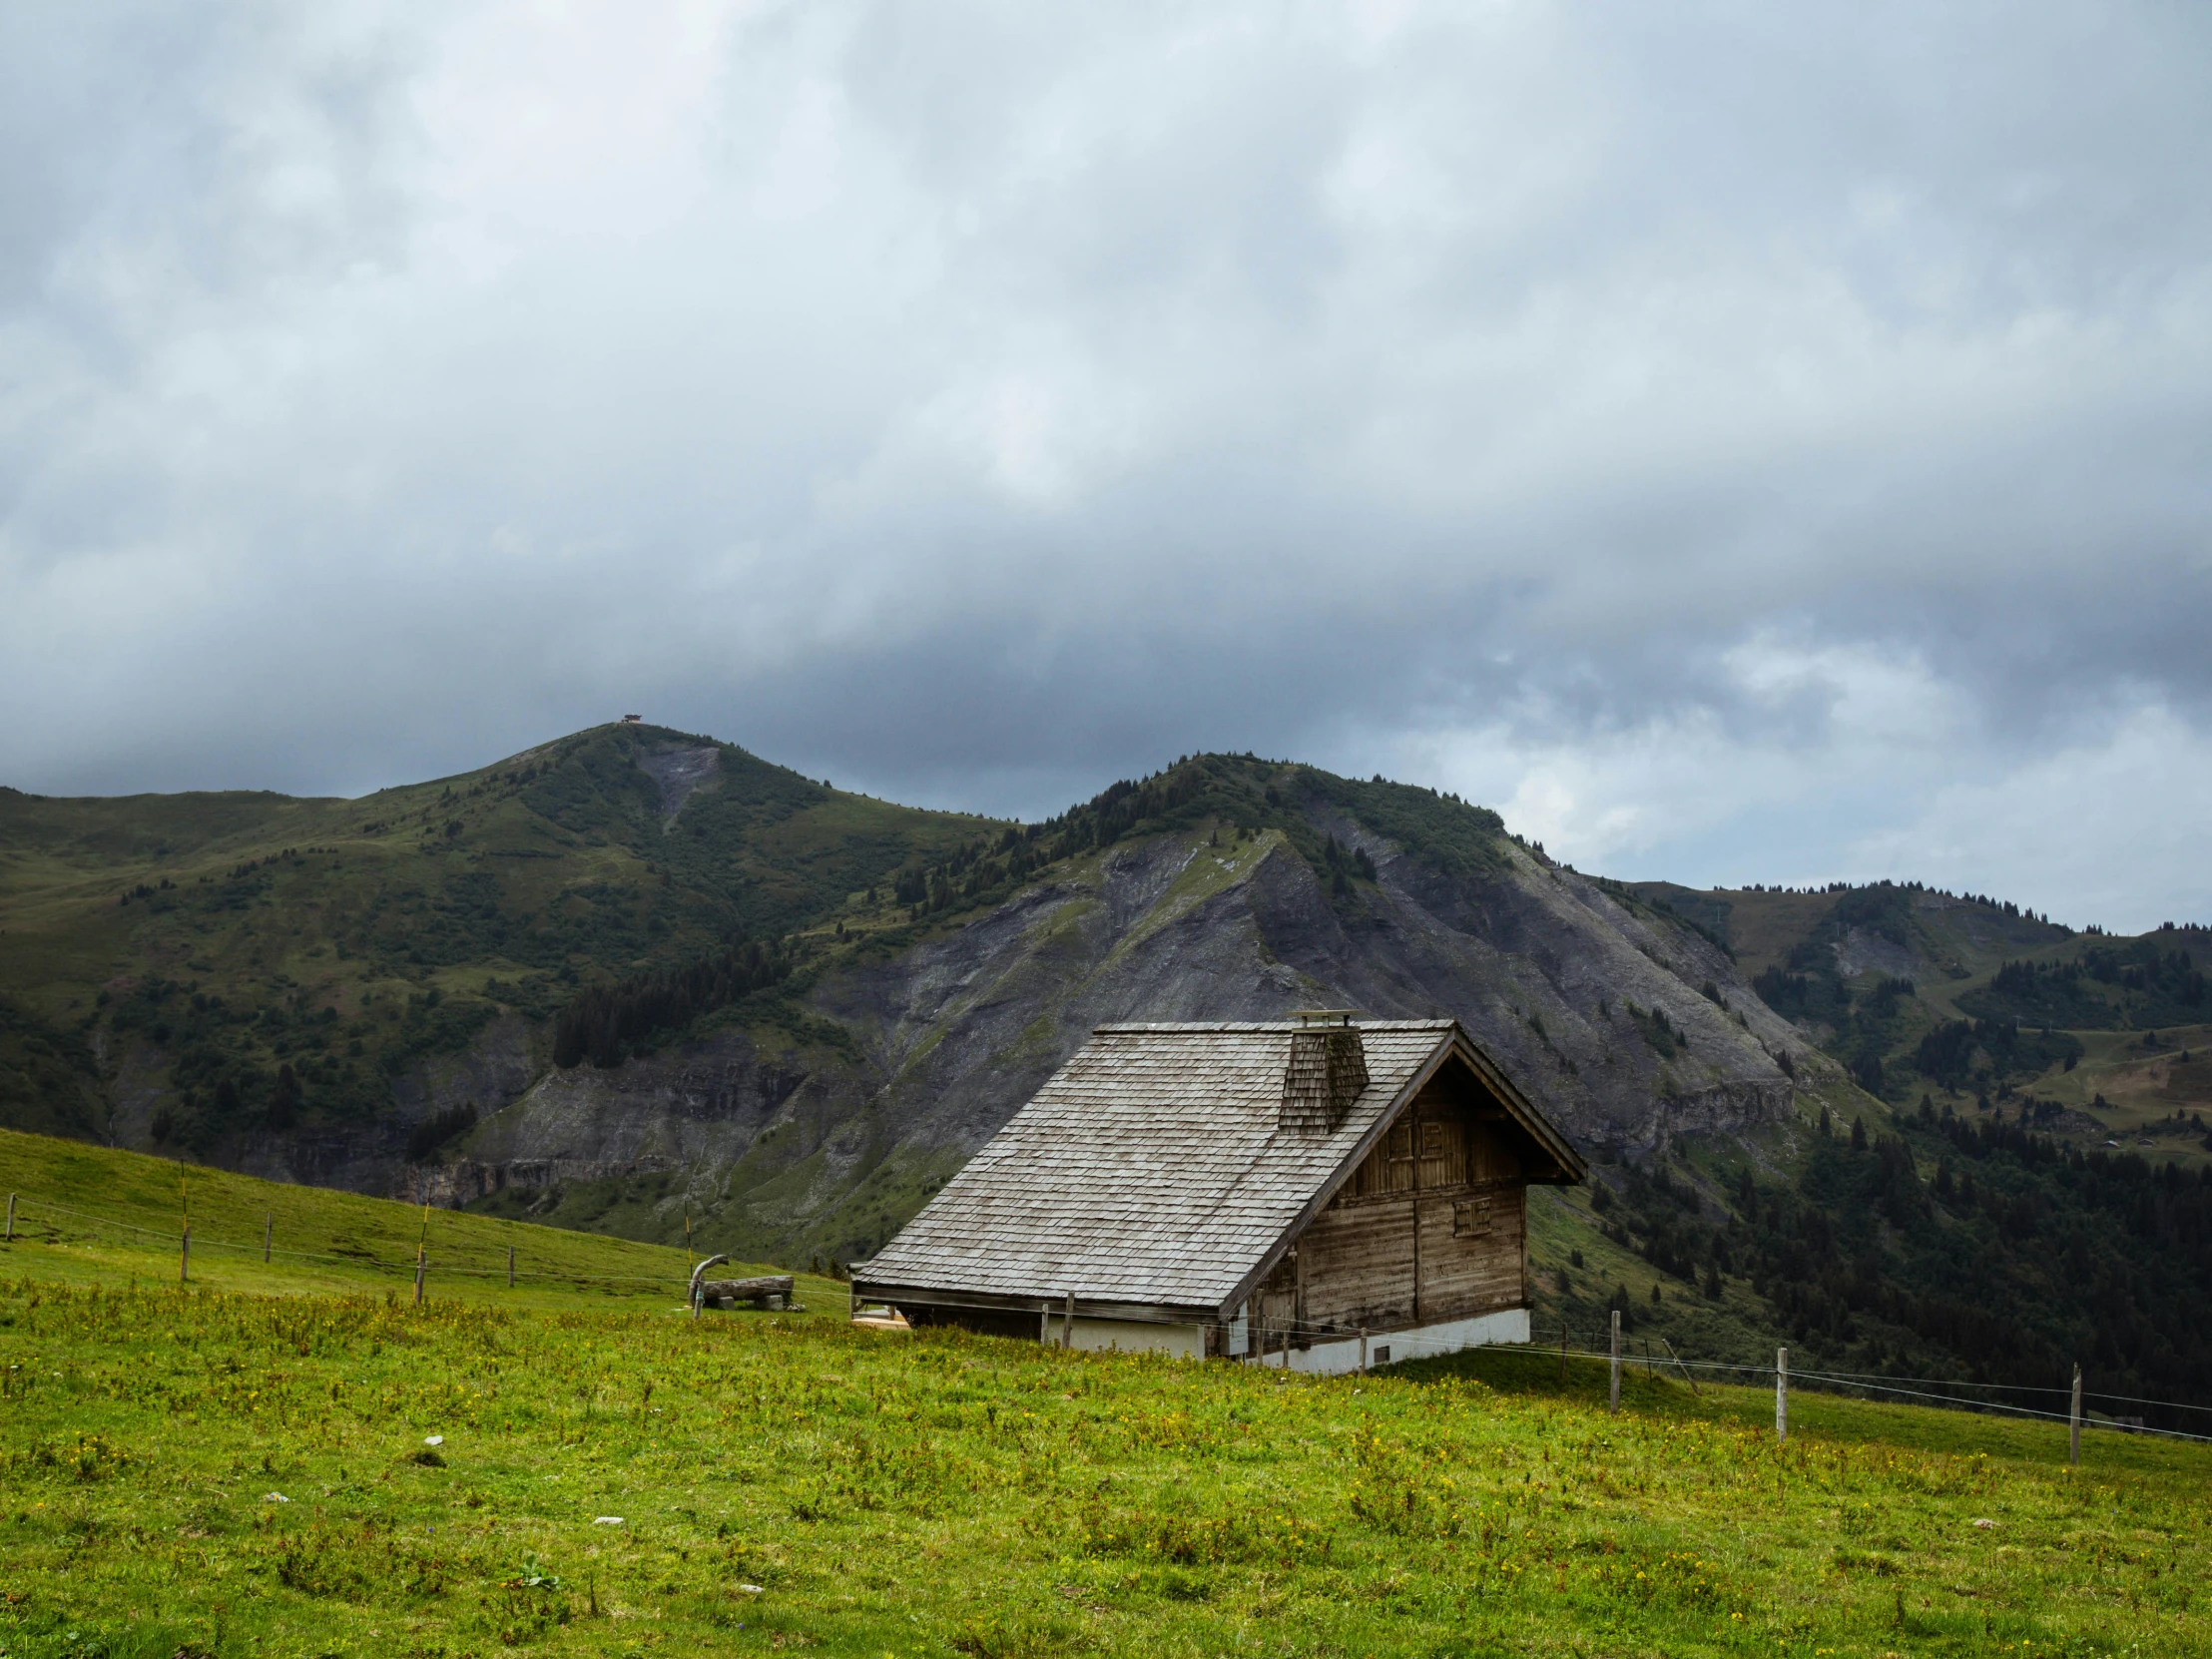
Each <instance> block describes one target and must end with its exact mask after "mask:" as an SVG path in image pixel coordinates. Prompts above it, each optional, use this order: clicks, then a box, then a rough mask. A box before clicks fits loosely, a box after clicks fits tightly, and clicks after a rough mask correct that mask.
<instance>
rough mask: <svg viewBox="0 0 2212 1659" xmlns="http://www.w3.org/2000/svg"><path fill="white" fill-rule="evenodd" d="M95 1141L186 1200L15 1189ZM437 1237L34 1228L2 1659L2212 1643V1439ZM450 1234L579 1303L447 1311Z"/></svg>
mask: <svg viewBox="0 0 2212 1659" xmlns="http://www.w3.org/2000/svg"><path fill="white" fill-rule="evenodd" d="M57 1148H59V1154H60V1155H68V1156H83V1157H87V1158H90V1159H92V1160H95V1161H96V1162H98V1161H101V1160H109V1161H114V1163H115V1165H116V1167H117V1168H118V1169H122V1170H124V1171H125V1175H124V1176H119V1177H113V1178H111V1182H110V1191H109V1192H108V1193H107V1194H106V1195H105V1196H106V1197H107V1199H108V1201H109V1206H110V1208H112V1209H114V1210H117V1211H120V1210H122V1209H123V1208H125V1207H127V1205H128V1204H131V1203H136V1204H139V1205H141V1206H142V1207H153V1206H155V1205H157V1203H158V1202H160V1201H165V1200H164V1199H163V1195H161V1194H160V1193H159V1191H158V1189H157V1188H156V1187H154V1186H153V1185H152V1183H153V1181H154V1177H155V1176H157V1175H165V1174H166V1175H167V1176H169V1177H171V1178H174V1176H175V1174H176V1173H177V1172H176V1171H175V1170H174V1168H166V1169H156V1170H153V1171H145V1170H143V1169H142V1167H141V1166H146V1165H152V1164H154V1163H155V1162H156V1161H154V1160H147V1159H136V1158H132V1157H131V1156H130V1155H128V1154H118V1153H112V1152H108V1153H102V1152H100V1151H99V1150H98V1149H90V1148H66V1147H60V1146H59V1143H52V1142H44V1143H41V1142H38V1141H37V1140H36V1138H35V1137H8V1138H5V1139H0V1159H6V1160H11V1161H10V1162H6V1163H0V1181H22V1180H25V1179H26V1178H27V1177H29V1176H42V1178H43V1180H44V1184H45V1185H49V1186H51V1185H52V1184H53V1178H52V1177H51V1175H47V1174H44V1173H43V1172H44V1171H50V1170H51V1169H52V1168H53V1164H52V1162H51V1159H52V1157H54V1156H56V1155H57V1153H56V1149H57ZM41 1156H45V1157H47V1158H48V1159H49V1162H48V1163H47V1164H46V1165H44V1166H43V1167H42V1166H41V1165H40V1163H39V1162H38V1159H39V1158H40V1157H41ZM187 1179H188V1181H189V1182H191V1183H193V1184H195V1186H197V1187H198V1188H199V1191H200V1195H201V1196H199V1197H197V1198H196V1199H195V1224H194V1225H195V1229H196V1234H197V1233H198V1231H199V1230H200V1229H201V1228H203V1227H205V1228H207V1229H208V1235H207V1236H208V1237H210V1238H211V1239H212V1238H215V1237H217V1236H218V1235H219V1234H224V1233H228V1234H230V1235H233V1236H236V1235H238V1234H239V1233H241V1232H242V1231H243V1232H247V1233H249V1234H250V1239H249V1242H250V1243H254V1242H258V1239H259V1231H260V1225H261V1223H262V1222H263V1220H264V1218H265V1217H266V1216H267V1215H268V1214H269V1213H270V1212H271V1210H272V1209H273V1208H274V1207H275V1205H276V1203H277V1196H279V1195H282V1196H286V1197H288V1198H289V1199H290V1200H291V1202H292V1204H293V1205H294V1206H295V1208H294V1209H293V1210H291V1211H290V1212H287V1213H285V1214H283V1215H280V1216H279V1223H278V1225H279V1231H280V1235H282V1234H284V1233H287V1232H288V1234H290V1235H293V1236H296V1238H298V1239H301V1240H307V1241H310V1242H316V1243H319V1244H323V1245H328V1244H332V1243H334V1242H336V1241H337V1240H339V1239H340V1238H346V1239H352V1240H354V1241H356V1242H359V1243H361V1244H362V1246H363V1248H370V1249H373V1250H374V1251H376V1252H377V1253H378V1254H379V1256H382V1255H397V1256H398V1257H399V1258H400V1259H401V1260H402V1263H403V1262H404V1260H407V1259H411V1254H412V1246H413V1242H414V1233H415V1230H416V1229H418V1228H419V1226H420V1215H419V1212H417V1211H413V1210H410V1209H408V1208H407V1207H405V1206H401V1205H395V1204H389V1203H384V1202H381V1201H377V1200H370V1199H361V1198H354V1197H350V1196H348V1195H342V1194H332V1193H321V1192H312V1191H308V1190H305V1189H288V1188H273V1187H270V1186H269V1185H268V1184H266V1183H259V1182H251V1181H248V1180H246V1179H245V1178H242V1177H228V1176H217V1175H215V1174H213V1173H212V1172H198V1171H194V1172H188V1174H187ZM134 1180H135V1181H138V1182H140V1183H141V1185H140V1187H139V1188H137V1189H132V1188H131V1187H130V1186H129V1182H130V1181H134ZM134 1193H135V1196H134ZM79 1196H80V1197H83V1198H85V1199H86V1200H87V1203H88V1208H90V1207H91V1204H90V1200H91V1199H92V1198H93V1197H96V1196H99V1195H92V1194H80V1195H79ZM29 1210H30V1207H29V1206H26V1213H29ZM149 1220H150V1224H151V1217H150V1218H149ZM430 1229H431V1235H430V1236H431V1240H432V1260H433V1276H432V1294H431V1297H430V1299H429V1302H428V1304H427V1305H426V1306H425V1307H423V1308H421V1309H417V1308H415V1307H413V1306H412V1303H411V1277H409V1276H407V1275H406V1274H404V1273H401V1272H395V1271H393V1270H392V1269H390V1268H388V1267H382V1268H379V1267H374V1266H369V1265H363V1264H346V1263H338V1264H332V1263H330V1262H328V1261H326V1260H323V1259H322V1258H323V1257H326V1256H327V1255H329V1254H330V1252H328V1251H315V1252H308V1253H307V1254H308V1255H309V1256H310V1257H312V1258H313V1259H308V1260H297V1261H287V1260H286V1259H284V1258H282V1257H278V1258H277V1259H275V1260H274V1261H273V1262H272V1263H271V1264H270V1265H268V1266H267V1267H265V1266H264V1265H263V1264H262V1262H261V1260H260V1254H259V1251H258V1249H248V1250H240V1251H232V1252H211V1253H209V1257H208V1259H207V1262H206V1265H205V1268H204V1269H203V1267H202V1265H201V1261H200V1258H199V1257H198V1256H197V1255H196V1259H195V1282H194V1283H193V1284H191V1285H189V1286H179V1285H178V1284H176V1283H175V1269H176V1258H175V1255H174V1245H173V1244H169V1245H166V1246H165V1245H163V1243H162V1241H160V1240H158V1239H151V1240H150V1239H139V1240H137V1241H135V1242H134V1240H133V1239H132V1238H131V1237H130V1236H128V1235H125V1234H123V1233H121V1232H120V1230H117V1229H114V1228H111V1229H110V1230H109V1233H108V1235H107V1236H106V1237H95V1236H92V1235H91V1234H90V1233H89V1232H88V1233H81V1234H78V1235H75V1236H72V1235H70V1234H68V1233H67V1232H65V1231H63V1230H60V1229H50V1228H46V1227H40V1226H32V1227H27V1228H26V1227H24V1226H23V1225H22V1223H21V1222H20V1221H19V1236H18V1238H17V1240H16V1241H15V1242H14V1243H13V1244H12V1245H6V1246H0V1379H4V1383H0V1653H5V1654H6V1655H7V1656H9V1659H37V1656H47V1655H55V1656H59V1655H77V1656H93V1655H107V1656H113V1659H123V1656H128V1655H141V1654H143V1655H149V1656H155V1655H158V1656H162V1659H172V1656H174V1655H176V1654H179V1653H184V1654H187V1655H216V1654H221V1655H230V1654H241V1655H243V1654H262V1653H268V1654H285V1655H294V1654H296V1655H323V1654H354V1653H359V1654H395V1655H441V1656H449V1659H458V1656H459V1655H463V1654H476V1655H488V1654H492V1653H496V1652H501V1651H504V1650H507V1649H536V1650H539V1651H543V1652H546V1653H549V1654H551V1653H564V1652H573V1653H579V1654H583V1653H590V1654H602V1653H603V1654H611V1655H623V1654H637V1655H649V1654H653V1653H662V1652H666V1653H675V1652H684V1651H691V1650H700V1651H709V1652H716V1653H723V1652H750V1651H757V1650H758V1651H769V1650H775V1649H795V1648H815V1649H820V1650H821V1651H823V1652H824V1653H850V1654H866V1655H878V1654H883V1653H897V1654H913V1653H940V1654H941V1653H961V1654H968V1655H1027V1654H1057V1653H1113V1652H1121V1651H1139V1650H1141V1651H1144V1652H1146V1653H1148V1654H1173V1653H1217V1652H1218V1653H1230V1652H1262V1651H1265V1652H1269V1653H1275V1652H1290V1653H1343V1654H1367V1653H1408V1654H1423V1655H1427V1654H1460V1653H1464V1654H1488V1653H1534V1654H1553V1653H1557V1654H1578V1655H1579V1654H1588V1655H1599V1654H1606V1655H1610V1654H1667V1655H1676V1654H1703V1653H1716V1654H1761V1655H1767V1654H1803V1655H1807V1656H1808V1659H1814V1656H1820V1655H1830V1654H1833V1655H1852V1654H1863V1655H1868V1656H1870V1659H1875V1656H1882V1655H1891V1654H1895V1655H1901V1656H1903V1655H1913V1654H1950V1653H1956V1654H1973V1655H2007V1656H2020V1659H2025V1656H2027V1655H2030V1654H2036V1653H2051V1654H2060V1653H2063V1654H2080V1655H2090V1654H2112V1655H2119V1654H2139V1655H2161V1654H2173V1655H2183V1654H2195V1653H2202V1652H2204V1651H2206V1650H2207V1648H2208V1647H2212V1618H2208V1617H2207V1615H2206V1612H2205V1608H2204V1602H2203V1598H2202V1594H2201V1586H2202V1583H2203V1579H2204V1576H2205V1572H2206V1568H2207V1566H2208V1564H2212V1559H2208V1551H2207V1523H2208V1521H2212V1514H2208V1510H2207V1478H2206V1477H2207V1476H2208V1475H2212V1447H2202V1446H2195V1445H2185V1444H2178V1443H2174V1442H2167V1441H2156V1440H2151V1439H2147V1438H2138V1437H2133V1436H2123V1435H2118V1434H2113V1433H2109V1432H2098V1433H2092V1434H2091V1435H2090V1436H2089V1437H2088V1439H2087V1443H2086V1446H2085V1450H2084V1457H2083V1466H2082V1468H2081V1469H2080V1470H2079V1471H2069V1470H2068V1469H2067V1468H2066V1466H2065V1464H2064V1431H2063V1428H2062V1426H2059V1425H2051V1424H2033V1423H2022V1422H2018V1421H2008V1420H2002V1419H1997V1418H1991V1417H1978V1416H1966V1415H1959V1414H1953V1413H1941V1412H1932V1411H1922V1410H1916V1409H1912V1408H1909V1407H1896V1406H1882V1405H1873V1404H1867V1403H1863V1402H1859V1401H1854V1400H1847V1399H1840V1398H1834V1397H1826V1396H1819V1395H1813V1394H1805V1393H1801V1394H1799V1395H1797V1396H1795V1398H1794V1400H1793V1412H1792V1421H1793V1433H1792V1437H1791V1440H1790V1441H1789V1443H1788V1444H1787V1445H1782V1446H1778V1445H1777V1444H1776V1443H1775V1441H1774V1435H1773V1428H1772V1409H1773V1408H1772V1398H1771V1395H1770V1394H1769V1393H1767V1392H1766V1391H1764V1390H1760V1389H1715V1388H1713V1387H1711V1386H1707V1387H1706V1388H1705V1389H1704V1391H1703V1393H1702V1394H1699V1395H1693V1394H1692V1393H1691V1392H1690V1391H1689V1390H1688V1389H1687V1388H1686V1387H1684V1386H1682V1385H1681V1384H1679V1383H1670V1382H1668V1381H1666V1380H1664V1379H1663V1378H1653V1377H1647V1376H1645V1375H1643V1374H1642V1373H1641V1372H1640V1371H1639V1370H1635V1369H1631V1372H1630V1375H1629V1377H1628V1379H1627V1385H1626V1388H1625V1390H1624V1397H1623V1410H1622V1412H1621V1414H1620V1415H1619V1416H1618V1417H1614V1416H1611V1415H1609V1414H1608V1413H1607V1412H1606V1410H1605V1408H1604V1399H1603V1392H1602V1388H1603V1381H1604V1379H1603V1371H1602V1368H1601V1367H1600V1366H1597V1365H1593V1364H1589V1363H1586V1362H1579V1361H1577V1362H1572V1363H1570V1364H1569V1365H1568V1366H1567V1368H1566V1371H1565V1376H1564V1380H1563V1381H1562V1377H1561V1373H1560V1367H1559V1363H1558V1361H1557V1360H1556V1359H1555V1358H1554V1357H1551V1356H1547V1355H1531V1354H1525V1353H1507V1352H1493V1353H1489V1354H1481V1355H1474V1356H1467V1357H1461V1358H1459V1359H1456V1360H1452V1361H1436V1362H1422V1363H1418V1364H1414V1365H1407V1366H1403V1367H1400V1368H1397V1369H1396V1370H1394V1371H1392V1372H1391V1373H1389V1374H1387V1375H1376V1376H1371V1377H1368V1378H1365V1379H1361V1378H1346V1379H1338V1380H1331V1381H1315V1380H1305V1379H1299V1380H1290V1381H1286V1380H1285V1379H1284V1378H1283V1377H1282V1376H1281V1375H1280V1374H1276V1373H1270V1372H1265V1371H1257V1370H1250V1369H1242V1368H1234V1367H1228V1366H1219V1365H1216V1366H1190V1365H1183V1364H1176V1363H1171V1362H1162V1361H1155V1360H1150V1359H1143V1358H1123V1357H1102V1356H1082V1355H1062V1354H1060V1353H1058V1352H1057V1351H1054V1350H1048V1349H1042V1348H1038V1347H1036V1346H1033V1345H1029V1344H1021V1343H1011V1342H1003V1341H996V1340H990V1339H982V1338H972V1337H967V1336H964V1335H961V1334H957V1333H943V1334H925V1335H901V1334H883V1333H874V1332H869V1331H866V1330H862V1329H856V1328H853V1327H850V1326H848V1325H847V1324H845V1323H844V1319H843V1307H844V1304H843V1296H842V1292H841V1289H839V1288H837V1287H832V1286H830V1285H827V1284H821V1283H816V1282H807V1283H804V1284H803V1286H802V1292H801V1294H802V1297H803V1299H804V1300H805V1302H806V1303H807V1305H808V1311H807V1312H805V1313H802V1314H797V1315H790V1316H779V1315H769V1314H751V1313H748V1314H720V1315H708V1316H705V1317H703V1318H701V1319H699V1320H697V1321H694V1320H692V1319H689V1318H687V1317H686V1316H685V1315H684V1314H683V1313H682V1312H681V1298H680V1295H679V1293H678V1289H677V1287H678V1286H679V1285H680V1282H681V1269H682V1261H683V1258H682V1256H681V1253H677V1252H668V1251H655V1250H653V1249H652V1247H646V1246H638V1245H630V1244H624V1243H622V1242H620V1241H615V1240H608V1239H601V1238H590V1237H584V1236H577V1235H562V1234H558V1233H554V1232H553V1231H552V1230H549V1229H544V1228H534V1227H529V1226H526V1225H521V1224H515V1223H506V1222H498V1221H493V1220H489V1219H485V1218H478V1217H463V1216H453V1215H450V1214H445V1213H434V1214H433V1215H432V1216H431V1218H430ZM441 1237H442V1238H443V1239H444V1241H445V1245H444V1248H445V1249H446V1251H447V1252H448V1254H449V1255H450V1256H451V1258H452V1259H453V1260H455V1261H469V1260H478V1259H482V1260H486V1261H490V1262H494V1263H497V1264H500V1265H503V1262H504V1252H505V1249H506V1245H507V1243H508V1242H514V1243H515V1244H516V1245H517V1249H518V1254H520V1255H521V1256H522V1257H523V1259H524V1260H525V1261H528V1260H531V1259H539V1260H541V1261H542V1262H544V1263H545V1264H547V1265H548V1267H551V1266H552V1265H554V1264H556V1263H558V1265H559V1267H560V1269H561V1272H560V1273H557V1274H556V1273H551V1272H548V1274H547V1275H546V1276H545V1277H544V1278H542V1279H540V1280H538V1281H535V1282H530V1283H526V1284H525V1285H523V1286H522V1287H520V1288H518V1289H517V1290H515V1291H512V1292H510V1291H508V1290H507V1289H506V1288H505V1284H504V1278H503V1275H499V1274H493V1275H488V1276H480V1277H468V1276H462V1275H458V1274H456V1275H452V1276H450V1277H448V1278H447V1279H445V1280H442V1281H441V1280H440V1279H439V1278H438V1276H437V1274H436V1271H435V1263H436V1262H437V1261H438V1260H439V1254H438V1252H439V1249H440V1243H439V1242H440V1240H441ZM557 1249H568V1250H571V1251H572V1252H573V1253H574V1254H572V1255H570V1256H567V1257H558V1256H556V1254H555V1252H556V1251H557ZM471 1252H473V1253H474V1254H473V1255H471V1254H470V1253H471ZM534 1253H538V1254H535V1256H534ZM667 1268H674V1269H675V1270H676V1271H675V1272H673V1273H667V1274H665V1276H664V1275H663V1273H662V1271H661V1270H664V1269H667ZM348 1275H350V1276H351V1277H350V1278H348V1277H346V1276H348ZM633 1275H635V1279H636V1280H637V1281H642V1282H633V1278H632V1276H633ZM1984 1523H1986V1524H1984Z"/></svg>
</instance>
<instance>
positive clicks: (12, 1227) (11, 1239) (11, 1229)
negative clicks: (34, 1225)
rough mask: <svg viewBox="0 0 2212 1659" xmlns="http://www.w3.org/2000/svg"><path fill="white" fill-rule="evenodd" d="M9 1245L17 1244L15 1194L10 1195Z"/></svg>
mask: <svg viewBox="0 0 2212 1659" xmlns="http://www.w3.org/2000/svg"><path fill="white" fill-rule="evenodd" d="M8 1243H10V1244H14V1243H15V1194H13V1193H10V1194H8Z"/></svg>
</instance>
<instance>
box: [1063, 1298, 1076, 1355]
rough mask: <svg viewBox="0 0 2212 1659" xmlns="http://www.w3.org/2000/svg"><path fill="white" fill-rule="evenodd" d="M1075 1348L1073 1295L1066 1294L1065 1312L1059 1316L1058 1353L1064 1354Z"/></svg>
mask: <svg viewBox="0 0 2212 1659" xmlns="http://www.w3.org/2000/svg"><path fill="white" fill-rule="evenodd" d="M1074 1346H1075V1293H1074V1292H1073V1291H1070V1292H1068V1305H1067V1312H1066V1313H1064V1314H1062V1315H1061V1316H1060V1351H1061V1352H1062V1353H1063V1354H1064V1353H1066V1352H1067V1351H1068V1350H1069V1349H1072V1348H1073V1347H1074Z"/></svg>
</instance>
